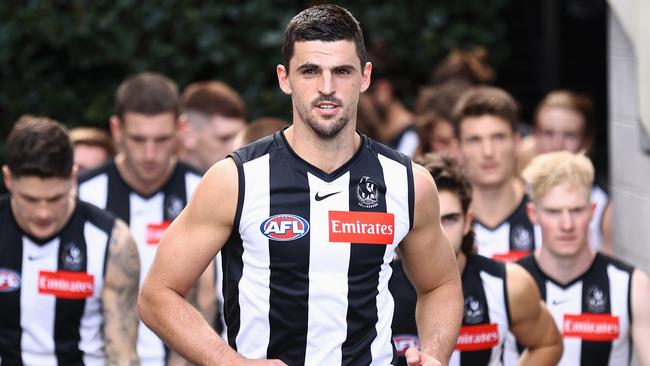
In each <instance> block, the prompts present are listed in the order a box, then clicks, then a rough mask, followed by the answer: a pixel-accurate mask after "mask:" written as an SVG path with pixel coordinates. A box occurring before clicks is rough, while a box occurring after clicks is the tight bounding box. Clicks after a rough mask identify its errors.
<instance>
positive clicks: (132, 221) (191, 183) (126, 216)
mask: <svg viewBox="0 0 650 366" xmlns="http://www.w3.org/2000/svg"><path fill="white" fill-rule="evenodd" d="M200 179H201V176H200V174H198V172H196V171H195V170H194V169H192V168H191V167H190V166H188V165H185V164H183V163H177V164H176V167H175V168H174V170H173V172H172V174H171V176H170V178H169V179H168V181H167V182H166V183H165V185H164V186H163V187H162V188H161V189H160V190H159V191H157V192H155V193H153V194H151V195H149V196H142V195H140V194H139V193H137V192H135V191H134V190H133V189H132V188H131V187H130V186H129V185H128V184H127V183H126V182H125V181H124V179H122V177H121V176H120V174H119V173H118V170H117V167H116V166H115V163H114V162H110V163H109V164H107V165H105V166H103V167H100V168H98V169H96V170H93V171H90V172H87V173H85V174H84V175H82V176H81V177H80V178H79V198H80V199H82V200H85V201H88V202H90V203H92V204H94V205H96V206H98V207H100V208H104V209H107V210H108V211H111V212H113V213H114V214H115V215H117V216H118V217H119V218H121V219H122V220H124V221H125V222H126V223H128V225H129V230H130V231H131V234H132V235H133V238H134V239H135V242H136V244H137V247H138V254H139V256H140V284H142V281H143V280H144V278H145V276H146V275H147V272H148V271H149V267H151V263H152V262H153V259H154V257H155V255H156V249H157V248H158V242H159V241H160V238H161V237H162V234H163V233H164V231H165V229H166V228H167V226H169V224H170V223H171V221H172V220H174V219H175V218H176V216H178V214H180V212H181V211H182V210H183V208H185V205H186V204H187V202H188V201H189V198H190V196H191V195H192V192H194V189H195V188H196V185H197V184H198V182H199V180H200ZM138 357H139V358H140V363H141V364H142V365H151V366H154V365H163V364H164V362H165V357H166V350H165V346H164V344H163V342H162V341H161V340H160V339H159V338H158V337H157V336H156V335H155V334H154V333H153V332H152V331H151V330H150V329H149V328H147V326H146V325H145V324H144V323H143V322H142V321H140V324H139V327H138Z"/></svg>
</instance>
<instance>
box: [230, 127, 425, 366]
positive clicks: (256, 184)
mask: <svg viewBox="0 0 650 366" xmlns="http://www.w3.org/2000/svg"><path fill="white" fill-rule="evenodd" d="M231 157H232V158H233V159H234V161H235V163H236V165H237V167H238V172H239V197H238V206H237V213H236V218H235V224H234V230H233V233H232V235H231V237H230V238H229V240H228V242H227V243H226V245H225V246H224V248H223V251H222V255H223V271H224V286H223V287H224V297H225V317H226V323H227V333H228V341H229V343H230V345H231V346H232V347H234V348H235V349H236V350H237V351H238V352H240V353H241V354H243V355H244V356H246V357H250V358H255V359H257V358H279V359H281V360H283V361H284V362H286V363H287V364H289V365H303V364H304V365H382V366H385V365H388V364H390V363H391V362H392V360H393V347H392V345H391V330H390V325H391V320H392V317H393V298H392V297H391V295H390V293H389V291H388V280H389V278H390V275H391V269H390V262H391V261H392V259H393V254H394V252H395V249H396V247H397V245H398V243H399V242H400V241H401V240H402V239H403V238H404V237H405V236H406V235H407V233H408V232H409V230H410V229H411V226H412V223H413V202H414V188H413V172H412V166H411V161H410V159H409V158H407V157H406V156H404V155H402V154H401V153H398V152H396V151H394V150H392V149H390V148H388V147H385V146H383V145H381V144H378V143H377V142H374V141H372V140H371V139H369V138H367V137H365V136H362V137H361V145H360V147H359V150H358V151H357V152H356V154H355V155H354V156H353V157H352V158H351V159H350V160H349V161H348V162H346V163H345V164H344V165H343V166H341V167H340V168H339V169H337V170H336V171H334V172H332V173H331V174H327V173H325V172H323V171H321V170H320V169H318V168H316V167H314V166H312V165H310V164H309V163H307V162H306V161H304V160H303V159H301V158H300V157H299V156H298V155H297V154H296V153H295V152H294V151H293V150H292V149H291V147H290V146H289V144H288V143H287V141H286V139H285V137H284V134H283V132H278V133H276V134H274V135H272V136H269V137H266V138H264V139H262V140H259V141H258V142H256V143H253V144H251V145H248V146H247V147H244V148H243V149H241V150H238V151H236V152H235V153H233V154H232V155H231Z"/></svg>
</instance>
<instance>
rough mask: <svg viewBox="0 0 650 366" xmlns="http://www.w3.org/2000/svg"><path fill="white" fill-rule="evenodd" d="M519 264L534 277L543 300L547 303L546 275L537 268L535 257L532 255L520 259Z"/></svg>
mask: <svg viewBox="0 0 650 366" xmlns="http://www.w3.org/2000/svg"><path fill="white" fill-rule="evenodd" d="M517 264H519V265H521V266H522V267H524V268H525V269H526V270H527V271H528V272H529V273H530V274H531V275H532V276H533V279H534V280H535V283H537V288H538V289H539V292H540V296H541V298H542V300H544V301H546V275H545V274H544V273H542V271H541V270H540V269H539V267H538V266H537V262H536V261H535V257H534V256H533V255H532V254H531V255H529V256H527V257H525V258H522V259H520V260H519V261H518V262H517Z"/></svg>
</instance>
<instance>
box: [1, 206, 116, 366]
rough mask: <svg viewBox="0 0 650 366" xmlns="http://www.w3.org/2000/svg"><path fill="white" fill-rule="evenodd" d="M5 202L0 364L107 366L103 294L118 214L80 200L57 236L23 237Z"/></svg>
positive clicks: (2, 235) (3, 210)
mask: <svg viewBox="0 0 650 366" xmlns="http://www.w3.org/2000/svg"><path fill="white" fill-rule="evenodd" d="M10 206H11V205H10V201H9V197H8V196H5V197H2V198H0V222H1V223H2V225H0V365H38V366H40V365H104V364H105V363H106V360H105V354H104V336H103V333H102V328H103V324H104V318H103V315H102V298H101V296H102V291H103V287H104V274H105V269H106V263H107V261H108V259H109V258H108V243H109V240H110V236H111V233H112V230H113V226H114V225H115V217H114V216H113V215H110V214H109V213H107V212H104V211H102V210H100V209H98V208H96V207H94V206H92V205H89V204H87V203H84V202H80V201H77V204H76V208H75V211H74V212H73V214H72V216H71V217H70V220H69V221H68V223H67V224H66V225H65V226H64V227H63V229H62V230H61V231H60V232H58V233H57V234H56V236H54V237H51V238H47V239H43V240H38V239H35V238H33V237H31V236H29V235H27V234H26V233H25V232H23V230H22V229H20V227H19V226H18V224H17V223H16V221H15V218H14V215H13V213H12V211H11V207H10Z"/></svg>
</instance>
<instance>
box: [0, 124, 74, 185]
mask: <svg viewBox="0 0 650 366" xmlns="http://www.w3.org/2000/svg"><path fill="white" fill-rule="evenodd" d="M5 160H6V164H7V166H8V167H9V170H10V171H11V174H12V176H14V177H16V178H19V177H23V176H36V177H39V178H67V177H69V176H70V174H71V172H72V164H73V149H72V142H71V141H70V138H69V137H68V131H67V130H66V128H65V127H64V126H63V125H62V124H61V123H59V122H57V121H55V120H53V119H49V118H47V117H36V116H30V115H25V116H22V117H20V119H19V120H18V121H17V122H16V124H15V125H14V127H13V129H12V130H11V133H10V134H9V137H8V138H7V144H6V148H5Z"/></svg>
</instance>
